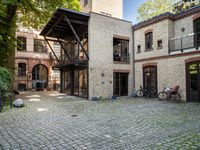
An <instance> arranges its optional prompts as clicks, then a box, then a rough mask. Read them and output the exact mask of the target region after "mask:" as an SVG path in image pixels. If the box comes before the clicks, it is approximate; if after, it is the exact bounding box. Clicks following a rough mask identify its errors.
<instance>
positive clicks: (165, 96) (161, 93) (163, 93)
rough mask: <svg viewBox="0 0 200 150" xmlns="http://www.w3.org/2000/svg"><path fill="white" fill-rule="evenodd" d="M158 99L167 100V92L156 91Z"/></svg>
mask: <svg viewBox="0 0 200 150" xmlns="http://www.w3.org/2000/svg"><path fill="white" fill-rule="evenodd" d="M158 99H159V100H162V101H164V100H167V99H168V94H167V93H166V92H160V93H158Z"/></svg>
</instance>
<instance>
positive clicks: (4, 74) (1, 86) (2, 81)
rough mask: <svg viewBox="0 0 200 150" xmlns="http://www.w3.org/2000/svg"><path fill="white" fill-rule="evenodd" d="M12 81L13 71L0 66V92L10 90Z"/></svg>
mask: <svg viewBox="0 0 200 150" xmlns="http://www.w3.org/2000/svg"><path fill="white" fill-rule="evenodd" d="M11 83H12V75H11V73H10V72H9V71H8V70H7V69H5V68H2V67H0V92H2V91H4V92H3V93H5V91H8V90H9V89H10V87H11Z"/></svg>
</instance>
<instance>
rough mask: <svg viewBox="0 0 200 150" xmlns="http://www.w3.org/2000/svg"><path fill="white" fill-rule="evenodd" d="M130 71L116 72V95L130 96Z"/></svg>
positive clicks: (114, 84) (114, 87)
mask: <svg viewBox="0 0 200 150" xmlns="http://www.w3.org/2000/svg"><path fill="white" fill-rule="evenodd" d="M128 75H129V74H128V73H114V79H113V81H114V83H113V90H114V96H128Z"/></svg>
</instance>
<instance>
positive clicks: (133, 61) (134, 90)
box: [132, 27, 136, 95]
mask: <svg viewBox="0 0 200 150" xmlns="http://www.w3.org/2000/svg"><path fill="white" fill-rule="evenodd" d="M132 38H133V55H132V57H133V60H132V63H133V93H132V94H133V95H135V92H136V89H135V43H134V41H135V36H134V29H133V27H132Z"/></svg>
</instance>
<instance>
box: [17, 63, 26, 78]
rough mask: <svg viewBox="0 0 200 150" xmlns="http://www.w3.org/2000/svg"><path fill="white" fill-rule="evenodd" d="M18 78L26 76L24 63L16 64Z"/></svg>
mask: <svg viewBox="0 0 200 150" xmlns="http://www.w3.org/2000/svg"><path fill="white" fill-rule="evenodd" d="M18 76H26V64H25V63H19V64H18Z"/></svg>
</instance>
